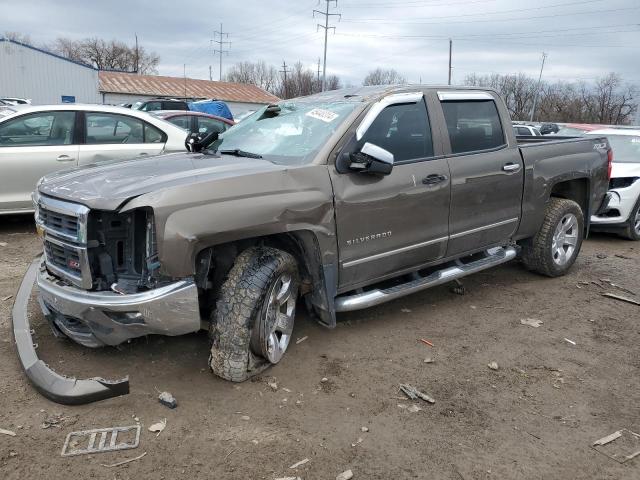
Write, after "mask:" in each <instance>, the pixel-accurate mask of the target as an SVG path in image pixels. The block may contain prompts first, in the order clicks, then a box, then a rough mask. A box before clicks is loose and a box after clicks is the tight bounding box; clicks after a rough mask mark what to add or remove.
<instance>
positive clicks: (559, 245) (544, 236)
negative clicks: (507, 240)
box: [522, 198, 584, 277]
mask: <svg viewBox="0 0 640 480" xmlns="http://www.w3.org/2000/svg"><path fill="white" fill-rule="evenodd" d="M583 238H584V215H583V213H582V209H581V208H580V206H579V205H578V204H577V203H576V202H574V201H573V200H567V199H564V198H551V199H550V200H549V203H548V204H547V208H546V210H545V216H544V221H543V222H542V226H541V227H540V230H539V231H538V233H536V235H535V236H534V237H533V238H531V239H529V240H527V241H526V242H524V244H523V245H522V262H523V263H524V264H525V266H526V267H527V268H528V269H529V270H533V271H534V272H537V273H540V274H542V275H547V276H549V277H558V276H561V275H564V274H566V273H567V272H568V271H569V269H570V268H571V266H572V265H573V263H574V262H575V261H576V257H577V256H578V253H579V252H580V248H581V247H582V240H583Z"/></svg>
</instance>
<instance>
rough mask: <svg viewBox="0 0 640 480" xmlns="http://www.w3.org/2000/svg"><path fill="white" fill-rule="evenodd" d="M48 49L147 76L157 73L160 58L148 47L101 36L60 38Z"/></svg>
mask: <svg viewBox="0 0 640 480" xmlns="http://www.w3.org/2000/svg"><path fill="white" fill-rule="evenodd" d="M48 49H49V50H51V51H52V52H55V53H57V54H59V55H62V56H64V57H66V58H69V59H71V60H75V61H77V62H82V63H86V64H88V65H93V66H94V67H96V68H98V69H100V70H121V71H125V72H138V73H141V74H143V75H156V74H157V73H158V65H159V64H160V57H159V56H158V55H157V54H156V53H154V52H147V51H146V50H145V48H144V47H142V46H140V47H138V49H137V51H136V47H135V46H128V45H127V44H126V43H124V42H120V41H117V40H111V41H109V42H107V41H105V40H102V39H100V38H86V39H84V40H71V39H69V38H58V39H56V41H55V42H53V43H52V44H51V45H49V46H48Z"/></svg>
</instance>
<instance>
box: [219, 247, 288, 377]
mask: <svg viewBox="0 0 640 480" xmlns="http://www.w3.org/2000/svg"><path fill="white" fill-rule="evenodd" d="M284 272H288V273H289V274H290V275H291V277H292V279H293V281H294V282H296V283H299V280H298V268H297V263H296V260H295V258H294V257H293V256H292V255H290V254H289V253H287V252H284V251H282V250H278V249H275V248H271V247H251V248H248V249H247V250H245V251H243V252H242V253H241V254H240V255H238V257H237V258H236V261H235V263H234V265H233V267H232V268H231V270H230V271H229V274H228V276H227V279H226V280H225V282H224V283H223V285H222V288H221V289H220V294H219V296H218V301H217V302H216V308H215V310H214V311H213V312H212V313H211V322H210V326H209V337H210V339H211V355H210V357H209V366H210V368H211V370H212V371H213V373H215V374H216V375H218V376H219V377H222V378H224V379H225V380H230V381H232V382H243V381H245V380H247V379H248V378H251V377H252V376H254V375H257V374H258V373H260V372H262V371H263V370H264V369H266V368H267V367H269V366H270V365H271V364H270V363H269V362H268V361H267V360H266V359H264V358H263V357H262V356H261V355H260V352H255V351H253V349H252V348H251V335H252V331H253V329H254V328H258V326H257V325H256V322H257V321H260V317H261V316H262V311H263V307H264V304H265V301H266V299H267V298H266V297H267V295H268V293H269V292H270V289H271V287H272V285H273V282H274V281H276V279H277V278H278V277H279V276H280V275H281V274H282V273H284ZM296 291H297V289H296Z"/></svg>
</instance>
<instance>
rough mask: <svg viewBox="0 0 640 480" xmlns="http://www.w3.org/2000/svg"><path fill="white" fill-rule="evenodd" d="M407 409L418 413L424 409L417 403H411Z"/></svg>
mask: <svg viewBox="0 0 640 480" xmlns="http://www.w3.org/2000/svg"><path fill="white" fill-rule="evenodd" d="M407 411H408V412H411V413H417V412H421V411H422V409H421V408H420V407H419V406H417V405H411V406H410V407H409V408H407Z"/></svg>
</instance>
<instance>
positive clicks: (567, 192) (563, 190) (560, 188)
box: [549, 177, 591, 238]
mask: <svg viewBox="0 0 640 480" xmlns="http://www.w3.org/2000/svg"><path fill="white" fill-rule="evenodd" d="M551 197H555V198H564V199H566V200H572V201H574V202H576V203H577V204H578V205H579V206H580V209H581V210H582V214H583V216H584V229H585V238H586V236H587V234H588V232H589V224H590V220H589V219H590V217H591V206H590V204H591V202H590V201H589V199H590V197H591V181H590V179H589V178H587V177H580V178H572V179H569V180H562V181H559V182H557V183H555V184H554V185H553V186H552V187H551V190H550V192H549V198H551Z"/></svg>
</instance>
